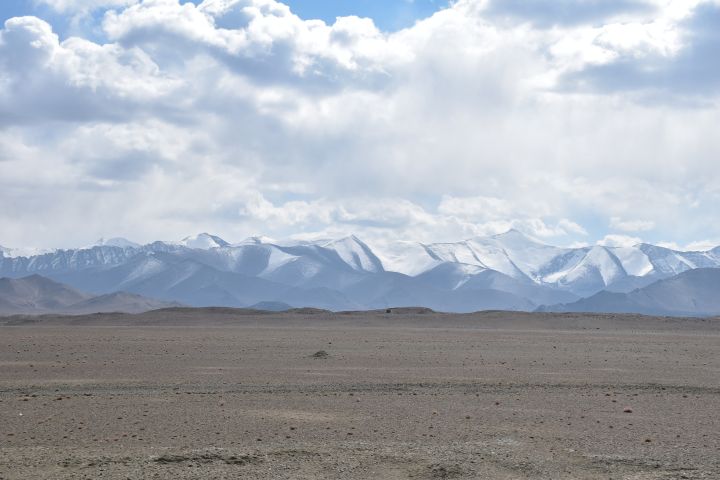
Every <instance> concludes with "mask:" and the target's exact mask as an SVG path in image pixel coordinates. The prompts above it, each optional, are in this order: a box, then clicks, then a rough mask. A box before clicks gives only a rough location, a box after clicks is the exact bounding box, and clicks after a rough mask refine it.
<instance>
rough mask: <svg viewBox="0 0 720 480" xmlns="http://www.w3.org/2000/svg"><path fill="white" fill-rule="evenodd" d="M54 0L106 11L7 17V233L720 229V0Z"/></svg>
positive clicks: (0, 90) (591, 239)
mask: <svg viewBox="0 0 720 480" xmlns="http://www.w3.org/2000/svg"><path fill="white" fill-rule="evenodd" d="M43 3H45V4H47V5H48V6H50V7H51V8H52V9H54V11H57V12H59V13H60V14H62V15H67V16H68V17H73V16H77V15H85V16H86V20H85V21H83V22H82V23H81V24H80V25H81V26H82V27H83V28H87V29H88V32H87V34H82V32H80V33H79V34H78V35H77V36H72V37H66V38H61V37H60V36H59V35H58V34H57V33H56V32H55V31H54V28H53V25H51V24H49V23H47V22H46V21H45V20H42V19H40V18H37V17H34V16H27V17H16V18H11V19H9V20H7V21H6V22H5V25H4V27H3V28H2V30H0V205H2V207H3V208H1V209H0V221H1V222H2V224H3V225H4V226H5V228H4V229H3V236H2V239H0V242H1V243H2V244H5V245H10V246H12V245H16V246H17V245H27V244H32V245H33V246H39V247H43V246H62V245H68V246H70V245H78V244H86V243H88V242H89V241H91V240H93V239H94V238H99V237H101V236H105V237H111V236H117V235H123V236H127V237H129V238H132V239H135V240H138V241H148V240H152V239H158V238H180V237H182V236H185V235H186V234H189V233H193V232H196V231H213V232H216V233H218V234H220V235H222V236H224V237H227V238H229V239H240V238H244V237H246V236H249V235H252V234H257V233H262V234H267V235H270V236H273V237H283V236H289V235H296V234H303V235H305V236H326V235H336V234H337V235H339V234H346V233H357V234H359V235H361V236H363V237H365V238H368V239H370V240H372V239H377V241H382V240H383V239H398V238H399V239H403V238H412V239H417V240H421V241H443V240H456V239H458V238H462V237H469V236H473V235H481V234H488V233H496V232H498V231H501V230H505V229H507V228H510V227H515V228H519V229H521V230H523V231H526V232H527V233H529V234H531V235H535V236H537V237H542V238H544V239H546V240H548V241H550V242H551V243H553V242H554V243H557V244H571V243H575V242H586V243H596V242H602V243H613V244H616V243H624V242H627V241H628V239H632V240H635V239H637V238H641V239H644V240H648V241H667V242H676V243H678V244H688V243H690V242H694V241H701V240H702V241H703V242H704V241H706V239H713V238H718V239H720V226H718V222H717V221H716V220H717V213H716V209H717V208H716V206H717V205H718V201H719V200H720V174H718V170H717V159H718V158H720V141H718V140H717V136H716V129H717V125H718V124H719V120H720V110H719V109H718V87H720V83H719V82H718V80H717V79H718V78H719V76H718V73H720V67H719V65H720V64H719V63H718V62H719V60H718V57H717V55H716V52H717V51H718V47H720V43H719V42H720V36H719V35H718V33H717V32H720V3H718V2H716V1H700V0H690V1H687V2H673V1H670V0H652V1H650V0H648V1H639V0H638V1H631V0H628V1H623V2H612V6H610V4H608V3H607V2H596V1H588V0H575V1H570V0H568V1H565V0H563V1H561V2H557V1H554V2H550V1H549V0H547V1H545V0H542V1H541V0H537V1H533V2H504V1H503V2H500V1H495V0H458V1H456V2H454V3H452V4H451V5H450V6H449V7H448V8H445V9H442V10H440V11H438V12H436V13H435V14H434V15H432V16H431V17H429V18H426V19H424V20H421V21H418V22H417V23H416V24H415V25H414V26H412V27H410V28H406V29H404V30H400V31H395V32H386V31H382V30H380V29H379V28H377V27H376V25H375V24H374V22H373V21H372V20H370V19H367V18H357V17H341V18H338V20H337V21H336V22H335V23H334V24H331V25H329V24H326V23H324V22H322V21H319V20H305V19H302V18H300V17H298V16H297V15H295V14H294V13H293V12H292V11H291V10H290V8H289V7H287V6H286V5H284V4H282V3H280V2H277V1H274V0H205V1H203V2H199V3H198V4H194V3H183V4H181V3H180V2H179V1H178V0H144V1H132V0H107V1H105V0H85V1H83V0H43ZM98 32H99V33H98ZM98 36H99V37H100V39H98Z"/></svg>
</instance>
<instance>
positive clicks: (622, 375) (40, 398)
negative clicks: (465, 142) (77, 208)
mask: <svg viewBox="0 0 720 480" xmlns="http://www.w3.org/2000/svg"><path fill="white" fill-rule="evenodd" d="M0 478H1V479H3V480H10V479H42V478H46V479H70V478H73V479H81V478H88V479H123V480H124V479H166V478H171V479H235V478H248V479H282V478H288V479H291V478H292V479H346V478H347V479H443V478H445V479H452V478H479V479H573V480H578V479H637V480H641V479H642V480H646V479H719V478H720V320H717V319H705V320H702V319H667V318H652V317H639V316H613V315H605V316H602V315H576V314H572V315H569V314H568V315H553V314H515V313H498V312H488V313H481V314H473V315H440V314H430V313H423V312H421V311H413V310H396V311H394V312H392V313H389V314H388V313H385V312H381V313H353V314H329V313H322V312H319V313H313V312H299V313H286V314H250V313H247V312H236V311H231V310H218V309H215V310H207V309H205V310H170V311H160V312H151V313H148V314H143V315H135V316H132V315H96V316H84V317H43V318H21V317H14V318H4V319H3V318H0Z"/></svg>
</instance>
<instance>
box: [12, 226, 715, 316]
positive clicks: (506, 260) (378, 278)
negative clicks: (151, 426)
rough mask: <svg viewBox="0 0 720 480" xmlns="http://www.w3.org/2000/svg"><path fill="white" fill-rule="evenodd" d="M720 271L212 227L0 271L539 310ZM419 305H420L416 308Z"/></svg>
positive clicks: (650, 256) (359, 302) (195, 292)
mask: <svg viewBox="0 0 720 480" xmlns="http://www.w3.org/2000/svg"><path fill="white" fill-rule="evenodd" d="M705 268H711V269H715V268H720V247H717V248H715V249H712V250H708V251H704V252H682V251H677V250H672V249H668V248H665V247H661V246H656V245H651V244H638V245H636V246H634V247H610V246H600V245H595V246H586V247H577V248H568V247H554V246H550V245H545V244H543V243H542V242H540V241H538V240H536V239H533V238H531V237H528V236H527V235H525V234H523V233H522V232H519V231H517V230H510V231H508V232H505V233H503V234H498V235H493V236H489V237H473V238H470V239H467V240H463V241H461V242H454V243H453V242H444V243H420V242H407V241H405V242H397V243H396V244H387V245H384V248H377V247H375V248H374V247H372V246H371V245H369V244H368V243H365V242H363V241H362V240H361V239H360V238H358V237H357V236H355V235H350V236H346V237H342V238H339V239H322V240H314V241H292V240H290V241H275V240H272V239H270V238H268V237H249V238H247V239H245V240H243V241H242V242H240V243H234V244H233V243H230V242H228V241H226V240H224V239H222V238H220V237H219V236H217V235H211V234H208V233H201V234H199V235H195V236H191V237H186V238H184V239H183V240H181V241H172V242H163V241H155V242H152V243H148V244H145V245H138V244H135V243H133V242H130V241H129V240H126V239H122V238H115V239H110V240H107V241H100V242H97V244H95V245H93V246H90V247H85V248H79V249H61V250H57V251H54V252H50V253H43V254H40V255H34V256H29V257H22V256H15V257H12V256H5V255H0V276H4V277H13V278H18V277H23V276H28V275H32V274H41V275H43V276H46V277H48V278H51V279H54V280H57V281H60V282H63V283H67V284H68V285H70V286H71V287H73V288H77V289H79V290H85V291H88V292H92V293H93V294H95V295H102V294H109V293H113V292H117V291H127V292H128V293H129V294H135V295H143V296H148V297H153V298H158V299H161V300H163V301H169V302H180V303H183V304H187V305H192V306H229V307H249V306H251V305H254V304H258V303H262V302H271V303H272V302H275V303H277V304H280V303H282V304H287V305H290V306H292V307H295V308H301V307H319V308H325V309H330V310H352V309H370V308H387V307H394V306H411V304H410V303H408V302H416V303H414V304H412V306H421V307H428V308H434V309H436V310H447V311H473V310H482V309H486V308H493V309H507V310H534V309H536V308H538V307H542V306H546V307H547V306H557V305H564V304H572V303H574V302H577V301H580V300H582V299H585V298H590V297H592V296H593V295H596V294H598V293H599V292H609V293H618V294H626V293H629V292H631V291H633V290H635V289H638V288H644V287H647V286H649V285H651V284H653V283H655V282H657V281H661V280H664V279H668V278H672V277H674V276H677V275H679V274H681V273H683V272H686V271H691V270H696V269H705ZM417 302H420V303H417Z"/></svg>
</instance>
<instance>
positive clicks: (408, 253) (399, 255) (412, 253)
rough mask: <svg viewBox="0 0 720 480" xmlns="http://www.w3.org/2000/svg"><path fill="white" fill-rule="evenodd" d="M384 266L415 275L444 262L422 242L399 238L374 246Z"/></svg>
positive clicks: (390, 269) (393, 270) (390, 270)
mask: <svg viewBox="0 0 720 480" xmlns="http://www.w3.org/2000/svg"><path fill="white" fill-rule="evenodd" d="M374 251H375V252H376V254H377V256H378V257H379V258H380V260H381V263H382V265H383V268H384V269H385V270H386V271H388V272H397V273H402V274H404V275H408V276H411V277H414V276H416V275H419V274H421V273H423V272H426V271H428V270H430V269H432V268H434V267H436V266H437V265H439V264H441V263H443V261H442V260H441V259H439V258H438V257H437V256H434V255H433V254H432V253H431V252H430V251H429V250H428V248H427V247H426V246H425V245H423V244H422V243H418V242H409V241H402V240H398V241H396V242H391V243H386V244H379V245H375V246H374Z"/></svg>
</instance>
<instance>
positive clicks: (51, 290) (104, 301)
mask: <svg viewBox="0 0 720 480" xmlns="http://www.w3.org/2000/svg"><path fill="white" fill-rule="evenodd" d="M178 305H179V304H177V303H170V302H162V301H158V300H153V299H150V298H146V297H143V296H140V295H133V294H129V293H124V292H116V293H111V294H106V295H100V296H97V297H95V296H93V295H90V294H87V293H84V292H80V291H78V290H75V289H74V288H72V287H69V286H67V285H64V284H62V283H59V282H56V281H53V280H50V279H48V278H45V277H42V276H40V275H31V276H29V277H24V278H0V315H16V314H42V313H68V314H73V315H74V314H85V313H101V312H123V313H141V312H147V311H150V310H156V309H159V308H167V307H173V306H178Z"/></svg>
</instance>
